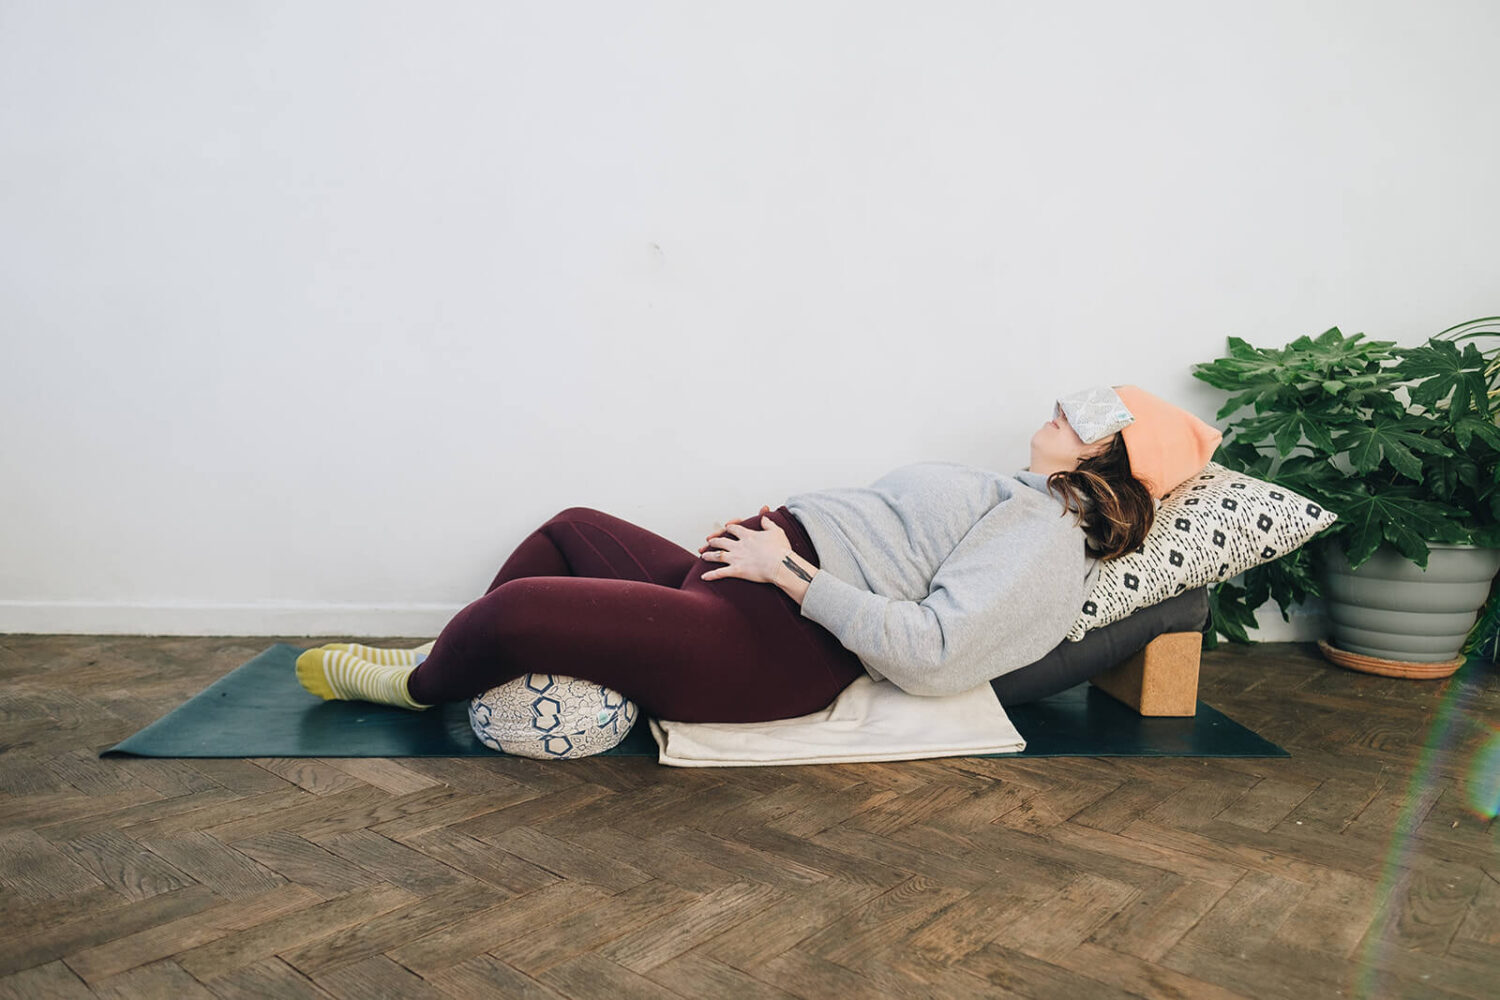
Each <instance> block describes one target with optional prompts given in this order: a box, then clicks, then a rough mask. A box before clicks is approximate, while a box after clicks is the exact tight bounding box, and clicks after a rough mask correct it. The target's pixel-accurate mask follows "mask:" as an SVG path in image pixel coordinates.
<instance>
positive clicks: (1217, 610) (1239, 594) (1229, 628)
mask: <svg viewBox="0 0 1500 1000" xmlns="http://www.w3.org/2000/svg"><path fill="white" fill-rule="evenodd" d="M1208 611H1209V615H1210V617H1211V618H1212V620H1213V625H1212V627H1211V628H1210V629H1209V634H1210V635H1215V634H1216V633H1219V632H1222V633H1224V635H1225V636H1226V637H1227V638H1228V639H1229V641H1230V642H1239V643H1247V644H1248V643H1249V642H1250V636H1249V634H1248V633H1247V632H1246V629H1247V628H1255V626H1256V621H1255V609H1254V608H1251V607H1249V606H1248V605H1246V603H1245V591H1244V589H1243V588H1241V587H1236V586H1235V585H1234V584H1232V583H1220V584H1216V585H1214V586H1213V587H1211V588H1210V589H1209V591H1208ZM1215 645H1217V642H1216V643H1215Z"/></svg>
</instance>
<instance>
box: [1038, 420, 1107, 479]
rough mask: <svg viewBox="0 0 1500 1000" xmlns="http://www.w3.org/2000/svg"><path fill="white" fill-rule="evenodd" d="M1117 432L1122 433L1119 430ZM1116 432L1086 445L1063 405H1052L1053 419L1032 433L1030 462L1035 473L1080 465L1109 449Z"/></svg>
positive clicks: (1056, 470) (1044, 472)
mask: <svg viewBox="0 0 1500 1000" xmlns="http://www.w3.org/2000/svg"><path fill="white" fill-rule="evenodd" d="M1116 433H1119V432H1118V431H1117V432H1116ZM1114 437H1115V435H1114V434H1111V435H1109V436H1108V437H1105V438H1100V439H1099V440H1098V441H1095V442H1093V443H1092V444H1084V443H1083V438H1081V437H1079V436H1078V432H1077V431H1075V430H1074V429H1073V428H1072V427H1071V426H1070V425H1069V424H1068V417H1067V414H1065V413H1063V412H1062V409H1061V407H1058V406H1057V405H1055V404H1054V405H1053V407H1052V419H1051V420H1048V421H1047V422H1046V423H1045V424H1043V425H1042V426H1040V427H1038V428H1037V430H1036V433H1035V434H1033V435H1031V465H1030V469H1031V471H1033V472H1037V473H1043V474H1045V475H1051V474H1052V473H1054V472H1064V471H1068V470H1070V469H1076V468H1078V462H1079V460H1080V459H1084V458H1088V457H1090V456H1092V455H1098V454H1102V453H1103V452H1104V451H1106V450H1108V448H1109V446H1110V443H1111V442H1112V441H1113V440H1114Z"/></svg>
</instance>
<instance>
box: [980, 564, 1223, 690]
mask: <svg viewBox="0 0 1500 1000" xmlns="http://www.w3.org/2000/svg"><path fill="white" fill-rule="evenodd" d="M1207 627H1208V588H1207V587H1198V588H1196V589H1195V590H1188V591H1184V592H1183V593H1181V594H1178V595H1177V596H1176V597H1169V598H1167V599H1166V600H1165V601H1162V602H1161V603H1159V604H1153V605H1151V606H1150V607H1149V608H1142V609H1141V610H1139V611H1137V612H1135V613H1134V614H1131V615H1127V616H1126V617H1124V618H1122V619H1120V620H1119V621H1117V622H1113V623H1111V624H1109V625H1105V626H1103V627H1102V628H1096V629H1091V630H1089V631H1088V632H1086V633H1084V636H1083V638H1082V639H1080V640H1078V641H1077V642H1069V641H1067V640H1066V639H1064V640H1063V641H1062V642H1061V643H1060V644H1058V646H1057V648H1056V649H1054V650H1053V651H1052V652H1050V653H1048V654H1047V655H1046V656H1044V657H1042V658H1041V659H1040V660H1037V661H1036V662H1035V663H1028V664H1027V665H1026V666H1024V667H1017V668H1016V669H1015V670H1012V671H1010V672H1009V673H1007V674H1002V675H1001V676H999V677H996V678H995V679H994V680H992V681H990V687H992V688H994V689H995V694H996V696H998V697H999V699H1000V704H1002V705H1024V704H1026V703H1027V702H1028V701H1036V700H1037V699H1038V698H1045V697H1047V696H1048V695H1053V694H1057V693H1058V692H1059V691H1066V690H1067V689H1068V688H1070V687H1072V686H1073V685H1075V684H1082V683H1083V682H1084V681H1086V680H1088V679H1089V678H1090V677H1093V676H1094V675H1095V674H1100V673H1103V672H1104V671H1106V670H1108V669H1109V668H1110V667H1113V666H1116V665H1118V664H1120V663H1123V662H1124V661H1125V660H1127V659H1129V658H1130V657H1131V656H1132V655H1133V654H1135V653H1137V652H1139V651H1140V650H1141V649H1143V648H1145V646H1146V644H1147V643H1148V642H1150V641H1151V640H1152V639H1155V638H1156V637H1157V636H1159V635H1161V634H1163V633H1165V632H1201V631H1203V630H1204V629H1206V628H1207Z"/></svg>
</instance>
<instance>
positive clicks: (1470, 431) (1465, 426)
mask: <svg viewBox="0 0 1500 1000" xmlns="http://www.w3.org/2000/svg"><path fill="white" fill-rule="evenodd" d="M1453 436H1454V438H1455V439H1456V440H1457V441H1458V446H1459V447H1460V448H1464V449H1468V448H1469V446H1470V443H1471V442H1472V441H1473V440H1474V438H1476V437H1477V438H1479V439H1480V440H1481V441H1483V442H1484V443H1485V444H1487V445H1489V446H1490V447H1491V448H1492V449H1494V450H1495V451H1497V452H1500V427H1496V426H1495V425H1494V424H1493V423H1491V422H1490V421H1489V420H1486V419H1483V418H1481V417H1476V416H1474V415H1473V414H1472V413H1466V414H1464V415H1463V416H1461V417H1459V418H1458V419H1457V420H1455V421H1453Z"/></svg>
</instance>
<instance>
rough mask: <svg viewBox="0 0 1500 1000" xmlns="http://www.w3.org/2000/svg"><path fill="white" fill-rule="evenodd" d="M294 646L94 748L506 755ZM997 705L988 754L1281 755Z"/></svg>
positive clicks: (204, 753)
mask: <svg viewBox="0 0 1500 1000" xmlns="http://www.w3.org/2000/svg"><path fill="white" fill-rule="evenodd" d="M301 652H302V650H301V649H300V648H298V647H296V646H292V645H288V644H286V643H278V644H276V645H275V646H272V647H271V648H269V649H267V650H266V651H265V652H263V653H261V654H260V655H258V656H256V657H255V658H254V659H253V660H251V661H250V662H248V663H246V664H244V665H243V666H241V667H238V668H236V669H235V670H233V671H232V672H231V673H229V674H228V675H227V676H225V677H223V678H221V679H219V680H217V681H215V682H214V683H213V684H211V685H210V686H209V687H208V688H206V689H205V690H203V691H202V692H200V693H199V694H197V695H195V696H194V697H192V698H191V699H189V700H188V701H187V702H186V703H184V704H182V705H179V706H178V707H177V708H175V709H173V710H172V711H171V712H170V713H168V714H167V715H165V716H163V717H162V718H160V719H158V720H156V721H155V722H153V723H152V724H151V725H149V726H147V727H146V728H145V729H142V730H141V731H140V732H138V733H136V734H135V735H133V736H131V737H129V738H128V739H126V740H124V741H123V742H121V743H118V744H116V745H115V746H113V747H111V748H109V749H108V750H105V751H104V752H103V753H102V754H100V756H102V757H110V756H116V755H121V756H134V757H494V756H504V755H503V754H498V753H497V752H496V751H494V750H491V749H489V748H488V747H486V746H485V745H484V744H483V743H480V742H479V740H478V739H476V738H475V737H474V733H473V731H471V730H470V729H469V715H468V709H467V704H466V703H464V702H450V703H448V704H445V705H438V706H435V707H434V708H431V709H428V710H427V711H425V712H408V711H406V710H405V709H400V708H388V707H386V706H384V705H372V704H370V703H368V702H355V701H322V700H321V699H318V698H315V697H314V696H312V695H310V694H308V693H307V692H306V691H304V690H303V689H302V687H301V685H299V684H298V683H297V677H296V673H295V670H294V667H295V664H296V661H297V656H298V655H299V654H300V653H301ZM1006 711H1007V713H1008V714H1009V715H1010V719H1011V721H1012V722H1013V723H1015V726H1016V728H1017V729H1018V730H1020V733H1021V735H1022V736H1024V737H1025V738H1026V749H1025V750H1024V751H1022V752H1021V753H1020V754H992V755H988V756H996V757H1012V756H1021V757H1134V756H1145V757H1286V756H1289V755H1288V754H1287V752H1286V751H1285V750H1283V749H1281V747H1278V746H1277V745H1276V744H1274V743H1270V742H1268V741H1266V740H1263V739H1261V738H1260V737H1259V736H1257V735H1255V733H1253V732H1251V731H1250V730H1248V729H1246V728H1245V727H1244V726H1242V725H1240V724H1239V723H1237V722H1235V721H1234V720H1233V719H1230V718H1228V717H1226V716H1224V715H1222V714H1221V713H1219V712H1217V711H1215V710H1214V709H1213V708H1210V707H1209V706H1208V705H1205V704H1203V703H1202V702H1201V701H1200V702H1199V703H1198V714H1197V715H1196V716H1195V717H1193V718H1190V719H1148V718H1142V717H1141V716H1139V715H1137V714H1136V713H1135V712H1133V711H1131V710H1130V709H1129V708H1126V707H1125V706H1124V705H1122V704H1120V703H1119V702H1117V701H1115V700H1114V699H1113V698H1111V697H1109V696H1108V695H1106V694H1104V693H1103V692H1102V691H1099V690H1098V689H1096V688H1092V687H1090V686H1089V685H1087V684H1082V685H1079V686H1078V687H1075V688H1072V689H1070V690H1068V691H1064V692H1063V693H1061V694H1058V695H1053V696H1052V697H1051V698H1046V699H1043V700H1042V701H1038V702H1033V703H1031V704H1030V705H1017V706H1014V707H1011V708H1008V709H1007V710H1006ZM656 752H657V751H656V742H655V741H654V740H653V739H652V738H651V732H650V727H648V726H647V725H646V724H645V722H644V720H637V722H636V724H635V727H634V728H633V729H632V730H631V731H630V734H629V735H628V736H626V737H625V739H624V741H622V742H621V743H620V745H619V746H617V747H615V748H614V749H613V750H609V751H606V753H608V754H613V755H617V756H627V757H643V756H644V757H655V756H656Z"/></svg>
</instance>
